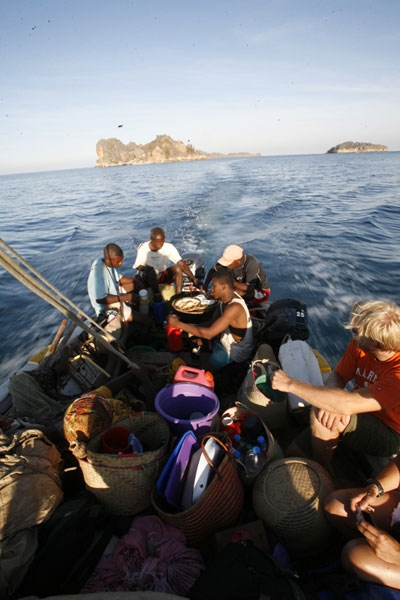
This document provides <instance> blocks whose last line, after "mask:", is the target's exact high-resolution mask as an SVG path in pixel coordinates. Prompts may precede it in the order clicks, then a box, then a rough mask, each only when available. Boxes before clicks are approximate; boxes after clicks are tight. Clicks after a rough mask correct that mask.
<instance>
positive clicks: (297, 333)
mask: <svg viewBox="0 0 400 600" xmlns="http://www.w3.org/2000/svg"><path fill="white" fill-rule="evenodd" d="M309 334H310V331H309V329H308V314H307V306H306V304H305V303H304V302H300V301H299V300H292V299H290V298H285V299H283V300H277V301H276V302H273V303H272V304H271V306H270V307H269V308H268V310H267V312H266V315H265V321H264V324H263V326H262V328H261V330H260V332H259V334H258V336H259V337H260V340H261V341H262V342H266V343H267V344H270V345H271V346H273V347H279V346H280V345H281V343H282V341H283V339H284V338H285V337H286V336H287V335H290V337H291V338H292V340H307V339H308V336H309Z"/></svg>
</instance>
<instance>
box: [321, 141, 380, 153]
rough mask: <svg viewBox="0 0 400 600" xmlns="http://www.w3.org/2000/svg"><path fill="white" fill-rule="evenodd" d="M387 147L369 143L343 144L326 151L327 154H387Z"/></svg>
mask: <svg viewBox="0 0 400 600" xmlns="http://www.w3.org/2000/svg"><path fill="white" fill-rule="evenodd" d="M387 150H388V147H387V146H383V145H382V144H370V143H369V142H343V144H338V145H337V146H334V147H333V148H330V150H328V152H327V154H340V153H343V154H344V153H346V152H347V153H348V152H387Z"/></svg>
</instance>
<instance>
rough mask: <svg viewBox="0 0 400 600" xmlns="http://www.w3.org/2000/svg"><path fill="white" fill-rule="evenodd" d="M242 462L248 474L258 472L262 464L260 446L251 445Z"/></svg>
mask: <svg viewBox="0 0 400 600" xmlns="http://www.w3.org/2000/svg"><path fill="white" fill-rule="evenodd" d="M244 464H245V467H246V470H247V472H248V473H249V475H255V474H256V473H259V472H260V471H261V469H262V468H263V466H264V457H263V455H262V454H261V450H260V446H253V447H252V448H250V450H249V451H248V452H247V454H246V456H245V457H244Z"/></svg>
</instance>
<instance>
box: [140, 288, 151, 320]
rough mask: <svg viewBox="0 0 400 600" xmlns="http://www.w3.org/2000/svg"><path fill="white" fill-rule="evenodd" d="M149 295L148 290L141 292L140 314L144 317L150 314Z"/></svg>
mask: <svg viewBox="0 0 400 600" xmlns="http://www.w3.org/2000/svg"><path fill="white" fill-rule="evenodd" d="M149 304H150V302H149V294H148V292H147V290H146V289H143V290H140V292H139V312H140V314H142V315H148V314H149Z"/></svg>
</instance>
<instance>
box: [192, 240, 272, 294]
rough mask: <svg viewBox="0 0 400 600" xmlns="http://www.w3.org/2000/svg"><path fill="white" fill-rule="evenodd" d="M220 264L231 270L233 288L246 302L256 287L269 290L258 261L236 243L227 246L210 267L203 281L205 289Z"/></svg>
mask: <svg viewBox="0 0 400 600" xmlns="http://www.w3.org/2000/svg"><path fill="white" fill-rule="evenodd" d="M220 266H221V267H226V268H228V269H230V270H231V271H232V275H233V278H234V290H235V292H237V293H238V294H240V296H242V297H243V298H244V299H245V300H246V302H251V301H252V300H253V298H254V291H255V290H256V289H262V290H265V291H267V292H269V291H270V287H269V283H268V277H267V274H266V272H265V270H264V269H263V267H262V265H261V263H260V261H259V260H257V259H256V257H255V256H253V255H252V254H245V253H244V251H243V248H241V247H240V246H236V244H231V245H230V246H227V247H226V248H225V250H224V252H223V254H222V256H221V258H220V259H219V260H218V262H217V264H216V265H214V267H211V269H210V271H209V273H208V275H207V278H206V281H205V283H204V287H205V289H207V285H208V281H209V280H210V279H211V278H212V274H213V273H215V272H216V271H217V270H218V268H219V267H220Z"/></svg>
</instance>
